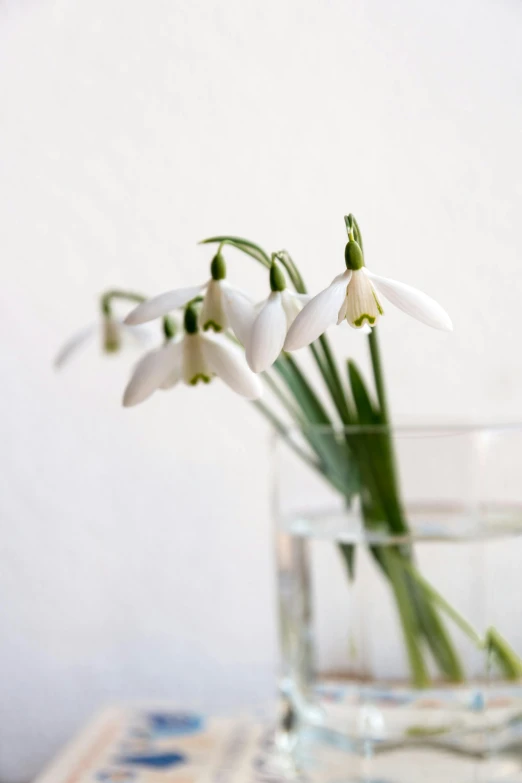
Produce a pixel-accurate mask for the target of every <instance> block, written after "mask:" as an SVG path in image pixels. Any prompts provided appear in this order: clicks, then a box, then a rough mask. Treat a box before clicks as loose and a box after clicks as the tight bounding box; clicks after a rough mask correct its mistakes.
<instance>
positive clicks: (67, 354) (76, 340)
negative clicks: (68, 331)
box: [54, 324, 98, 370]
mask: <svg viewBox="0 0 522 783" xmlns="http://www.w3.org/2000/svg"><path fill="white" fill-rule="evenodd" d="M97 331H98V325H97V324H89V326H86V327H84V328H83V329H80V330H79V331H78V332H75V333H74V334H73V335H72V337H70V338H69V339H68V340H67V342H66V343H64V345H62V347H61V348H60V350H59V351H58V353H57V354H56V357H55V359H54V366H55V368H56V369H57V370H60V369H61V368H62V367H64V366H65V365H66V364H67V362H69V361H70V359H71V358H72V357H73V356H74V354H75V353H78V351H80V350H81V349H82V348H84V347H85V346H86V345H87V343H88V342H90V340H92V339H93V337H94V335H95V334H96V332H97Z"/></svg>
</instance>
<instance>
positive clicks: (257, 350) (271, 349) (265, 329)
mask: <svg viewBox="0 0 522 783" xmlns="http://www.w3.org/2000/svg"><path fill="white" fill-rule="evenodd" d="M287 329H288V326H287V317H286V312H285V309H284V306H283V297H282V294H281V292H280V291H272V293H271V294H270V296H269V297H268V299H267V300H266V304H265V306H264V307H263V309H262V310H261V312H260V313H259V315H258V316H257V318H256V320H255V321H254V323H253V324H252V330H251V332H250V337H249V339H248V342H247V345H246V360H247V362H248V364H249V366H250V367H251V369H252V370H253V371H254V372H263V370H267V369H268V368H269V367H271V366H272V364H273V363H274V362H275V360H276V359H277V357H278V356H279V354H280V353H281V350H282V348H283V345H284V342H285V338H286V333H287Z"/></svg>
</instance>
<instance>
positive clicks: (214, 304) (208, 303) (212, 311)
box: [199, 280, 228, 332]
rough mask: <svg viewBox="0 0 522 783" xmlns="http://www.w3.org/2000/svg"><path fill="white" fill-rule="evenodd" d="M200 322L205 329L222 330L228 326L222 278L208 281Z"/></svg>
mask: <svg viewBox="0 0 522 783" xmlns="http://www.w3.org/2000/svg"><path fill="white" fill-rule="evenodd" d="M199 323H200V324H201V326H202V327H203V329H205V330H206V329H213V330H214V331H215V332H220V331H221V330H222V329H226V328H227V326H228V319H227V316H226V312H225V308H224V301H223V289H222V284H221V281H220V280H210V281H209V283H208V286H207V290H206V291H205V296H204V298H203V306H202V308H201V313H200V315H199Z"/></svg>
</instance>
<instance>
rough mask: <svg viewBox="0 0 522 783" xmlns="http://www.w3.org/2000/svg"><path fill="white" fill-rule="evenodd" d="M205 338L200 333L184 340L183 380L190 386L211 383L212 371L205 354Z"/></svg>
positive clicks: (189, 335)
mask: <svg viewBox="0 0 522 783" xmlns="http://www.w3.org/2000/svg"><path fill="white" fill-rule="evenodd" d="M204 343H205V338H204V337H203V336H202V335H201V333H200V332H196V334H186V335H185V337H184V340H183V380H184V381H185V383H186V384H187V385H188V386H195V385H196V384H197V383H199V381H203V383H210V381H211V380H212V374H213V372H212V369H211V367H210V365H209V363H208V361H207V358H206V356H205V353H204V350H203V348H204Z"/></svg>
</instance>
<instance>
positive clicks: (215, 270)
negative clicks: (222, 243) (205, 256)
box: [210, 253, 227, 280]
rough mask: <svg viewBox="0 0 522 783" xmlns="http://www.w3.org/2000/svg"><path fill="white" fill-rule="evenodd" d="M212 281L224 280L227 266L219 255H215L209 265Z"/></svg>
mask: <svg viewBox="0 0 522 783" xmlns="http://www.w3.org/2000/svg"><path fill="white" fill-rule="evenodd" d="M210 274H211V275H212V280H224V279H225V277H226V276H227V265H226V263H225V259H224V258H223V256H222V255H221V253H216V255H215V256H214V258H213V259H212V261H211V264H210Z"/></svg>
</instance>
